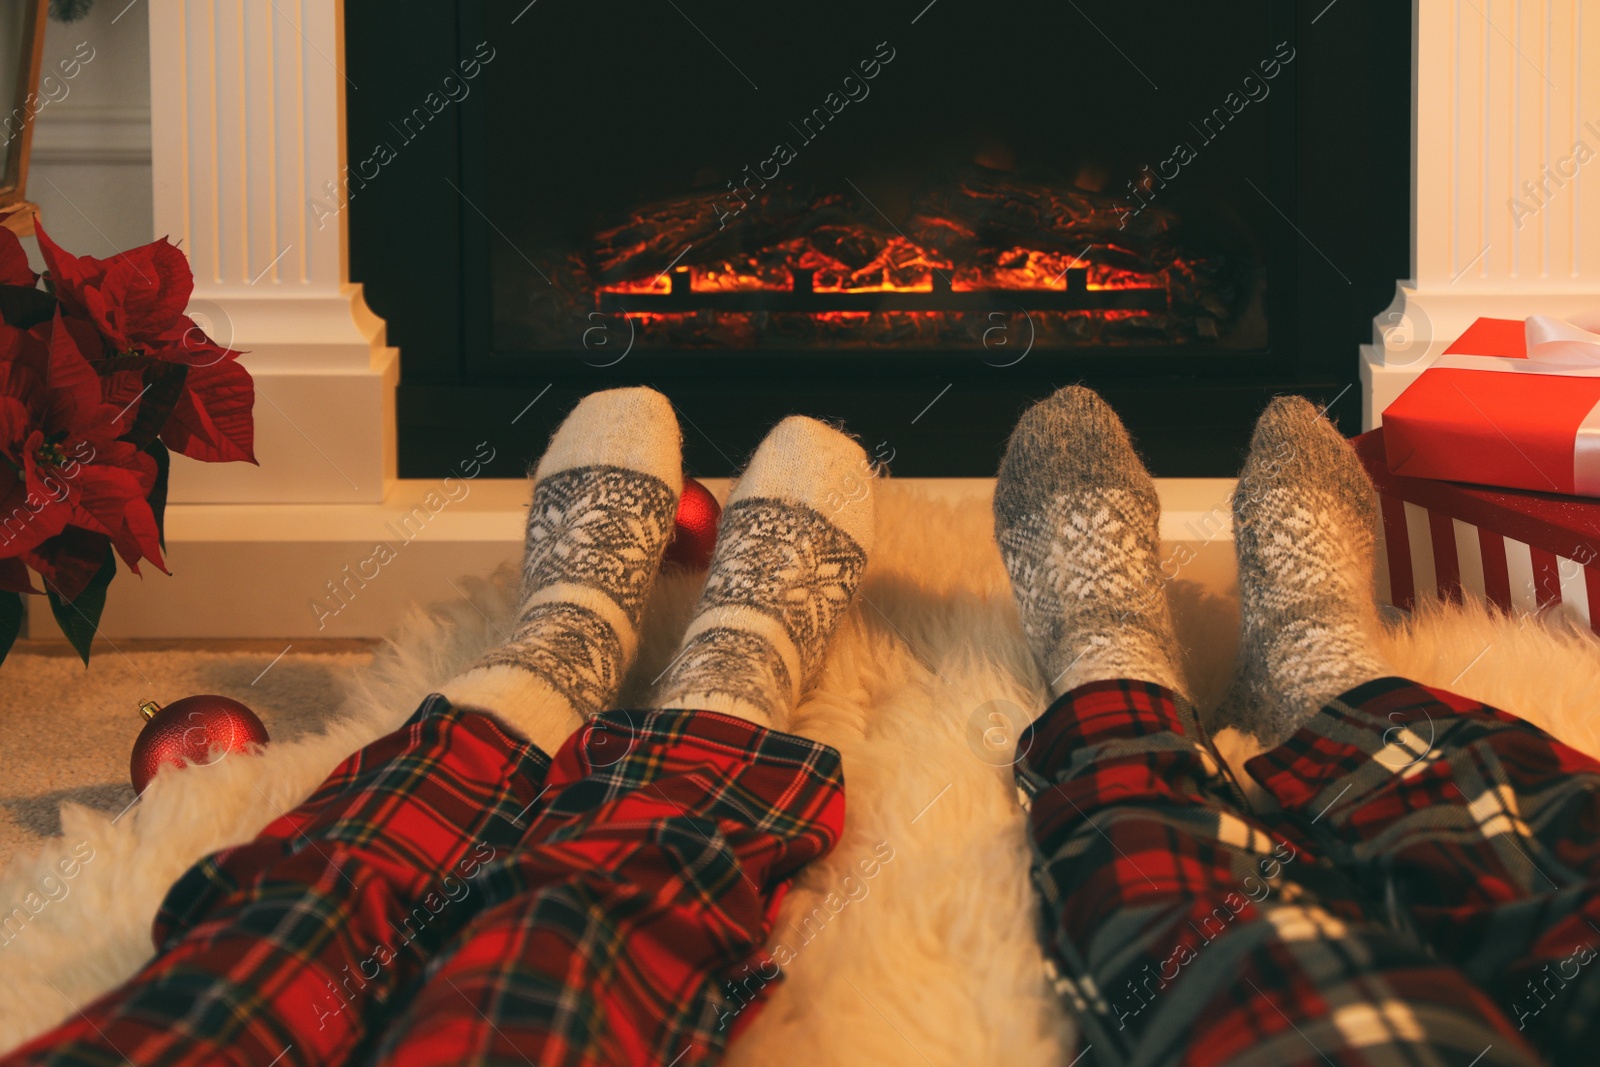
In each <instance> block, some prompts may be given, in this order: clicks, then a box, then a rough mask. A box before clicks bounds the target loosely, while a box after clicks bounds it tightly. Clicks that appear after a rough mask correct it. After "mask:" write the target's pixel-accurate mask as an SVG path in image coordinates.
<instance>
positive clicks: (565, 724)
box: [3, 390, 682, 1067]
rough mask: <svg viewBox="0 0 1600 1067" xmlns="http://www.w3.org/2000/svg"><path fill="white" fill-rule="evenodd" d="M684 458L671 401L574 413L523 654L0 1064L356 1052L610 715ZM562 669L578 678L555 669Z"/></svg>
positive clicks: (556, 455) (328, 791)
mask: <svg viewBox="0 0 1600 1067" xmlns="http://www.w3.org/2000/svg"><path fill="white" fill-rule="evenodd" d="M619 425H626V426H627V427H628V438H627V439H626V440H624V439H623V438H622V437H621V436H619V435H618V432H617V431H616V430H615V429H614V428H615V427H617V426H619ZM641 441H642V442H645V443H647V444H649V445H650V446H651V447H650V448H649V449H645V448H642V447H641V445H640V442H641ZM677 445H678V436H677V425H676V420H675V419H674V417H673V414H672V409H671V406H670V405H669V404H667V402H666V400H665V399H664V398H662V397H660V396H659V395H656V394H653V393H648V392H647V391H644V390H627V391H617V392H613V393H607V394H597V395H596V396H594V397H590V398H588V399H587V400H585V401H584V402H583V403H582V404H580V405H579V407H578V409H577V411H575V412H574V413H573V415H572V416H571V417H569V418H568V420H567V421H566V423H564V424H563V426H562V428H561V429H560V430H559V431H558V432H557V434H556V435H555V438H554V439H553V440H552V442H551V445H550V449H549V451H548V452H547V453H546V454H545V457H544V460H543V461H542V462H541V464H540V467H539V471H538V474H537V475H536V484H535V489H534V507H533V512H532V513H531V515H530V521H529V526H528V538H529V543H528V566H527V568H526V571H525V585H524V593H525V594H526V601H527V603H528V607H527V609H525V611H524V613H523V617H522V624H521V625H520V626H519V628H518V630H517V632H516V635H515V637H514V638H513V639H512V641H511V642H510V644H509V645H508V646H506V647H503V648H501V649H499V650H497V651H496V652H495V653H492V654H491V656H490V657H489V661H490V664H491V665H490V666H489V667H487V668H479V669H475V670H473V671H471V672H469V673H468V675H467V676H465V677H464V678H462V679H457V680H456V681H454V682H452V683H449V684H447V685H446V686H445V689H446V691H447V693H449V694H450V695H451V696H453V697H454V702H452V701H451V700H449V699H446V697H444V696H439V695H435V696H431V697H429V698H428V699H427V700H426V701H424V703H423V705H422V707H421V708H420V709H419V710H418V712H417V713H416V715H414V716H413V717H412V719H411V720H410V721H409V722H408V723H407V724H406V725H405V726H404V727H402V728H401V729H400V730H398V731H396V732H394V733H392V734H390V735H388V736H386V737H384V738H381V739H379V740H378V741H375V742H373V743H372V744H371V745H368V746H367V747H366V748H364V749H362V750H361V751H360V752H357V753H356V754H355V755H353V756H351V757H350V758H349V759H348V760H346V761H345V762H344V763H343V764H341V765H340V766H339V767H338V768H337V769H336V770H335V771H334V773H333V774H332V775H331V776H330V777H329V779H328V780H327V781H326V782H325V783H324V784H323V785H322V786H321V787H320V788H319V789H318V790H317V792H316V793H315V794H314V795H313V796H312V797H311V798H310V799H309V800H307V801H306V802H305V803H304V804H302V805H300V806H299V807H297V808H296V809H295V810H294V811H292V812H289V813H287V814H285V815H283V816H282V817H281V818H280V819H278V820H277V821H275V822H273V823H272V824H271V825H269V826H268V827H267V828H266V829H265V830H264V831H263V832H262V834H261V835H260V836H259V837H257V838H256V839H255V840H254V841H252V842H251V843H249V844H246V845H242V846H239V847H237V848H233V849H228V850H226V851H223V852H220V853H218V854H216V855H213V856H211V857H209V858H207V859H206V860H203V861H202V862H201V863H199V864H197V865H196V866H195V867H193V868H192V869H191V870H190V871H189V872H188V873H186V874H185V875H184V876H183V878H182V879H180V880H179V882H178V883H177V884H176V885H175V886H174V887H173V888H172V890H171V891H170V892H169V893H168V895H167V897H166V899H165V901H164V902H163V905H162V908H161V911H160V915H159V917H158V921H157V926H156V932H155V936H156V945H157V949H158V955H157V957H156V958H155V959H154V960H153V961H152V962H151V963H150V964H149V965H147V966H146V967H145V968H144V969H143V970H142V971H141V972H140V973H139V974H138V975H136V976H135V977H134V978H133V979H131V980H130V981H129V982H128V983H126V984H125V985H123V986H122V987H120V988H119V989H117V990H115V991H113V992H111V993H109V994H107V995H106V996H105V997H103V998H101V999H100V1000H98V1001H96V1002H95V1003H94V1004H92V1005H88V1006H86V1007H84V1008H83V1009H82V1010H81V1011H78V1012H76V1014H75V1015H74V1016H73V1017H71V1018H69V1019H68V1020H67V1022H66V1023H64V1024H63V1025H62V1026H61V1027H60V1028H58V1029H57V1030H55V1031H53V1032H51V1033H48V1034H45V1035H43V1036H41V1037H39V1038H38V1039H36V1040H34V1041H33V1042H30V1043H29V1044H28V1045H27V1046H25V1047H24V1048H22V1049H20V1050H18V1051H17V1052H16V1053H14V1054H13V1055H12V1056H10V1057H8V1058H6V1059H5V1060H4V1061H3V1062H4V1063H5V1064H7V1065H12V1064H46V1063H49V1064H102V1063H122V1062H133V1063H138V1064H144V1063H163V1064H200V1063H205V1064H212V1063H235V1064H254V1065H257V1067H260V1065H265V1064H268V1063H276V1064H281V1065H284V1067H288V1065H294V1064H333V1063H342V1062H344V1061H345V1060H346V1059H347V1058H348V1057H349V1056H350V1055H351V1054H352V1053H353V1052H355V1051H356V1050H357V1049H359V1048H360V1047H362V1045H363V1043H364V1042H365V1041H366V1040H368V1039H369V1038H370V1037H372V1036H373V1035H374V1034H375V1033H376V1032H377V1031H378V1030H379V1029H381V1027H382V1026H383V1025H384V1024H385V1023H386V1022H387V1013H388V1012H389V1011H390V1010H391V1009H392V1006H393V1004H394V1003H395V1002H396V1000H397V998H399V997H402V996H403V995H404V993H405V990H406V989H407V987H408V985H410V984H414V982H415V980H416V978H417V977H419V976H420V975H421V973H422V971H423V968H424V965H425V963H426V961H427V960H428V958H429V957H430V956H431V955H432V954H433V953H434V952H435V951H437V950H438V949H439V947H440V946H442V945H443V944H445V943H446V942H447V941H448V940H449V938H450V936H451V935H452V934H454V933H455V932H456V931H458V930H460V929H461V928H462V927H463V926H464V925H465V924H466V922H467V920H468V919H469V918H470V917H471V916H472V915H473V914H474V913H475V912H476V911H477V910H478V909H479V908H480V907H481V906H482V905H483V903H484V900H485V895H484V893H483V892H482V890H481V888H480V887H481V885H482V880H483V871H484V869H485V866H486V864H488V863H489V862H490V861H491V860H493V859H494V858H496V857H497V856H505V855H508V854H510V853H511V852H512V851H513V850H514V849H515V847H516V846H517V845H518V844H519V842H520V841H521V840H522V839H523V837H524V836H525V834H526V829H527V826H528V824H529V822H530V821H531V818H532V816H533V815H534V814H535V813H536V809H537V808H538V806H539V804H540V803H541V802H542V801H541V797H542V795H543V792H544V789H545V783H544V779H545V777H546V772H547V770H548V768H549V766H550V759H549V757H548V756H547V755H546V754H545V752H544V751H542V750H541V748H540V745H543V746H546V747H548V748H550V749H551V750H553V749H554V748H555V747H557V746H558V745H559V744H560V743H561V742H562V741H564V740H565V738H566V735H567V734H569V733H570V732H571V731H572V730H573V729H574V728H575V727H576V726H577V724H578V723H580V722H581V721H582V718H581V716H582V715H583V714H586V713H588V712H589V711H590V709H591V704H592V703H593V702H594V701H598V702H600V703H602V704H603V703H608V702H609V701H611V700H612V699H614V697H615V693H616V690H615V685H616V681H617V679H619V678H620V677H621V674H622V672H623V670H624V669H625V668H626V665H627V660H628V658H629V657H630V656H631V655H632V650H633V646H634V645H635V644H636V641H637V639H636V637H635V636H634V631H633V628H634V627H635V626H636V625H637V621H638V605H639V604H640V603H641V602H642V600H643V597H644V595H645V593H646V592H647V590H648V587H649V584H650V581H651V580H652V578H653V577H654V573H655V568H656V565H657V564H658V563H659V560H660V556H661V551H662V549H663V547H664V545H665V541H666V535H667V533H668V532H670V530H671V525H672V516H673V513H674V510H675V504H676V497H677V487H678V486H679V485H680V484H681V482H680V479H681V476H682V475H681V470H680V469H679V466H678V448H677ZM647 452H648V453H649V454H648V455H646V453H647ZM619 484H620V485H631V486H632V487H633V488H632V489H630V490H628V491H626V492H624V491H622V490H619V489H618V486H619ZM552 516H554V518H553V519H552ZM597 531H599V532H597ZM553 561H557V562H553ZM563 563H564V564H565V566H563ZM602 579H603V581H602ZM602 598H604V599H602ZM574 620H576V621H574ZM557 654H559V655H561V656H562V657H565V659H564V661H563V662H564V663H566V664H568V666H565V667H563V668H561V669H554V668H551V667H550V663H551V661H552V660H553V659H554V658H555V656H556V655H557ZM570 664H582V665H583V668H584V669H583V670H581V671H579V670H578V669H577V668H575V667H571V666H570ZM574 673H576V674H578V675H579V677H578V678H577V681H575V682H574V681H572V680H571V679H572V677H573V675H574ZM486 680H487V682H488V683H489V684H485V682H486Z"/></svg>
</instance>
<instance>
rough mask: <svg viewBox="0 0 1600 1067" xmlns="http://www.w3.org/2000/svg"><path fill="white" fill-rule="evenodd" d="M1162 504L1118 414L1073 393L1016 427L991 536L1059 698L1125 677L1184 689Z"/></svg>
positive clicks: (1071, 389)
mask: <svg viewBox="0 0 1600 1067" xmlns="http://www.w3.org/2000/svg"><path fill="white" fill-rule="evenodd" d="M1160 522H1161V504H1160V502H1159V501H1158V500H1157V498H1156V488H1155V484H1154V483H1153V482H1151V480H1150V475H1149V474H1148V473H1146V471H1145V469H1144V464H1142V463H1141V462H1139V457H1138V455H1137V454H1136V453H1135V452H1134V450H1133V442H1131V441H1130V440H1129V439H1128V431H1127V430H1126V429H1124V428H1123V425H1122V421H1121V420H1120V419H1118V418H1117V415H1116V412H1114V411H1112V410H1111V408H1110V407H1109V406H1108V405H1107V404H1106V402H1105V401H1104V400H1101V399H1100V397H1099V396H1097V395H1096V394H1095V393H1093V392H1092V391H1090V390H1088V389H1085V388H1083V387H1082V386H1077V385H1072V386H1068V387H1066V388H1065V389H1062V390H1060V391H1058V392H1057V393H1056V394H1055V395H1054V396H1051V397H1049V398H1048V399H1045V400H1041V401H1040V402H1039V403H1037V404H1035V405H1034V406H1033V407H1031V408H1029V409H1028V410H1027V412H1025V413H1024V414H1023V416H1022V419H1021V421H1019V422H1018V423H1017V428H1016V429H1015V430H1014V431H1013V432H1012V434H1011V442H1010V444H1008V445H1007V446H1006V454H1005V458H1004V459H1003V460H1002V461H1001V463H1000V475H999V479H998V480H997V482H996V484H995V494H994V530H995V539H996V540H997V541H998V542H999V543H1000V556H1001V558H1002V559H1004V560H1005V564H1006V570H1007V572H1009V573H1010V575H1011V590H1012V593H1013V595H1014V596H1015V597H1016V599H1017V607H1018V608H1019V609H1020V611H1021V613H1022V629H1023V632H1024V633H1025V634H1026V635H1027V637H1028V643H1029V645H1030V646H1032V648H1033V654H1034V656H1035V658H1036V659H1037V660H1038V662H1039V665H1040V667H1042V668H1043V669H1044V673H1045V677H1046V678H1047V679H1048V680H1049V683H1050V689H1051V691H1052V692H1053V693H1055V694H1056V695H1058V696H1059V695H1060V694H1062V693H1065V692H1067V691H1068V690H1070V689H1074V688H1076V687H1078V686H1080V685H1083V684H1084V683H1086V682H1098V681H1105V680H1108V679H1116V678H1128V679H1133V680H1137V681H1143V682H1155V683H1157V684H1159V685H1164V686H1166V687H1167V688H1169V689H1172V690H1175V691H1176V690H1181V689H1182V682H1181V675H1180V673H1179V669H1178V665H1177V664H1178V654H1177V640H1176V638H1175V637H1174V636H1173V632H1172V614H1171V611H1170V609H1169V608H1168V607H1167V596H1166V589H1165V583H1164V581H1163V579H1162V575H1161V568H1160V554H1159V547H1160V536H1159V532H1160Z"/></svg>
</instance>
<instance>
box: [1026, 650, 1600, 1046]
mask: <svg viewBox="0 0 1600 1067" xmlns="http://www.w3.org/2000/svg"><path fill="white" fill-rule="evenodd" d="M1019 752H1022V753H1023V756H1022V758H1021V760H1020V762H1019V764H1018V768H1017V771H1018V779H1019V783H1020V785H1021V787H1022V789H1023V793H1024V796H1026V797H1027V798H1028V801H1029V809H1030V810H1029V818H1030V823H1031V828H1032V839H1033V844H1034V851H1035V863H1034V876H1035V882H1036V883H1037V885H1038V887H1039V890H1040V892H1041V894H1042V895H1043V897H1044V902H1045V908H1044V911H1045V920H1046V927H1047V936H1048V938H1049V940H1050V947H1051V949H1052V950H1053V952H1052V954H1053V956H1054V960H1053V961H1052V965H1051V966H1052V970H1053V977H1054V979H1055V981H1056V985H1057V988H1058V989H1059V990H1060V992H1061V993H1062V995H1063V996H1065V997H1066V998H1067V999H1068V1000H1069V1001H1070V1002H1071V1003H1073V1005H1074V1007H1075V1008H1076V1010H1077V1014H1078V1017H1079V1019H1080V1021H1081V1023H1082V1026H1083V1044H1084V1045H1085V1046H1086V1047H1085V1048H1084V1049H1083V1051H1082V1055H1084V1056H1085V1057H1087V1059H1086V1067H1087V1064H1089V1063H1103V1064H1119V1065H1120V1064H1194V1065H1200V1064H1230V1065H1245V1064H1261V1065H1264V1067H1283V1065H1290V1064H1308V1065H1310V1064H1338V1065H1341V1067H1343V1065H1351V1064H1373V1065H1378V1064H1397V1065H1399V1064H1405V1065H1419V1067H1426V1065H1432V1064H1458V1065H1460V1067H1468V1065H1478V1067H1489V1065H1493V1064H1536V1063H1540V1062H1542V1061H1541V1059H1540V1057H1541V1055H1542V1056H1546V1057H1549V1058H1550V1061H1551V1062H1554V1063H1557V1064H1567V1063H1595V1062H1600V967H1595V966H1591V964H1592V963H1593V962H1594V961H1595V959H1596V953H1597V951H1600V764H1597V763H1596V762H1595V761H1593V760H1591V759H1589V758H1587V757H1585V756H1583V755H1581V754H1579V753H1577V752H1574V751H1573V750H1572V749H1570V748H1568V747H1567V746H1565V745H1562V744H1561V743H1560V742H1558V741H1556V740H1555V739H1554V738H1552V737H1550V736H1549V735H1548V734H1545V733H1544V732H1542V731H1540V730H1538V729H1536V728H1534V727H1532V726H1530V725H1528V724H1526V723H1523V722H1521V721H1520V720H1517V719H1515V718H1513V717H1512V716H1510V715H1506V714H1505V713H1503V712H1499V711H1496V710H1494V709H1492V708H1488V707H1485V706H1484V705H1481V704H1478V703H1476V702H1474V701H1471V700H1466V699H1463V698H1461V697H1458V696H1454V695H1452V694H1449V693H1446V692H1442V691H1440V690H1436V689H1430V688H1427V687H1424V686H1420V685H1417V684H1415V683H1412V682H1408V681H1405V680H1403V679H1398V678H1386V679H1380V680H1377V681H1374V682H1370V683H1367V684H1365V685H1362V686H1360V687H1358V688H1356V689H1353V690H1351V691H1350V692H1347V693H1345V694H1343V695H1342V696H1341V697H1339V698H1338V699H1336V700H1334V701H1333V702H1332V703H1331V704H1329V706H1328V707H1326V708H1324V709H1323V710H1322V711H1320V712H1318V713H1317V714H1316V715H1315V716H1313V717H1312V719H1311V720H1310V721H1309V722H1308V723H1307V724H1306V725H1305V726H1304V727H1303V728H1302V729H1301V730H1300V731H1299V732H1298V733H1297V734H1295V735H1294V736H1293V737H1292V738H1290V739H1289V740H1288V741H1287V742H1285V743H1284V744H1282V745H1280V746H1279V747H1277V748H1275V749H1273V750H1271V751H1270V752H1267V753H1264V754H1262V755H1260V756H1258V757H1256V758H1255V759H1253V760H1251V761H1250V762H1249V763H1248V764H1247V765H1246V769H1247V771H1248V772H1249V773H1250V775H1251V776H1252V777H1253V778H1255V779H1256V780H1257V781H1258V782H1260V783H1261V785H1263V786H1264V787H1265V788H1266V789H1267V791H1268V792H1269V793H1270V794H1271V796H1272V797H1273V798H1274V800H1275V801H1276V803H1277V805H1278V806H1280V807H1281V810H1280V811H1274V812H1272V813H1270V814H1268V813H1262V814H1251V813H1249V812H1248V810H1247V809H1246V808H1245V807H1244V805H1243V803H1242V799H1241V797H1240V795H1239V793H1238V792H1237V790H1236V789H1235V787H1234V785H1233V783H1232V781H1231V780H1230V779H1229V778H1228V777H1227V774H1226V772H1225V771H1224V769H1223V768H1222V766H1221V763H1220V760H1218V758H1217V756H1216V754H1215V751H1214V750H1213V749H1212V748H1211V747H1210V746H1209V745H1208V743H1207V742H1206V741H1205V740H1204V738H1203V736H1202V734H1201V732H1200V731H1199V728H1198V725H1197V723H1196V721H1195V719H1194V717H1193V714H1192V712H1191V711H1190V710H1189V709H1188V708H1187V707H1186V706H1183V705H1181V704H1180V703H1179V702H1178V701H1176V700H1175V699H1174V697H1173V694H1172V693H1171V692H1169V691H1168V690H1166V689H1163V688H1161V687H1159V686H1154V685H1148V684H1144V683H1138V682H1099V683H1094V684H1091V685H1086V686H1082V687H1080V688H1078V689H1076V690H1074V691H1072V692H1070V693H1068V694H1066V695H1065V696H1063V697H1062V698H1061V699H1060V700H1058V701H1057V702H1056V703H1055V704H1054V705H1053V706H1052V707H1051V709H1050V710H1049V711H1047V712H1046V713H1045V715H1044V716H1043V717H1042V718H1041V719H1040V720H1039V721H1038V722H1036V723H1035V724H1034V725H1033V727H1032V728H1031V729H1030V730H1029V731H1028V732H1027V733H1025V734H1024V735H1023V737H1022V739H1021V740H1020V741H1019Z"/></svg>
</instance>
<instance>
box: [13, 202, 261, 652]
mask: <svg viewBox="0 0 1600 1067" xmlns="http://www.w3.org/2000/svg"><path fill="white" fill-rule="evenodd" d="M35 233H36V235H37V237H38V241H39V251H40V254H41V255H42V256H43V259H44V264H45V273H44V274H43V275H39V274H36V273H34V271H33V269H32V268H31V267H30V266H29V265H28V256H27V252H26V251H25V250H24V248H23V246H22V242H21V241H20V240H18V238H17V236H16V235H15V234H14V233H12V232H11V231H10V230H8V229H6V228H5V227H3V226H0V460H3V462H0V660H4V658H5V656H6V653H8V652H9V651H10V650H11V646H12V644H13V642H14V641H15V640H16V638H17V635H18V633H20V632H21V629H22V620H23V599H22V598H23V596H24V595H30V594H31V595H43V596H46V597H48V598H49V602H50V607H51V610H52V611H53V612H54V614H55V617H56V621H57V622H58V623H60V624H61V629H62V630H63V632H65V633H66V635H67V639H68V640H69V641H71V642H72V645H73V647H74V648H75V649H77V651H78V654H79V655H80V656H82V657H83V661H84V662H85V663H88V662H89V647H90V644H91V643H92V641H93V639H94V635H95V632H96V630H97V629H98V627H99V624H100V614H101V612H102V611H103V610H104V608H105V603H106V587H107V586H109V585H110V583H111V580H112V579H113V578H114V577H116V573H117V562H116V560H117V557H118V556H121V557H122V560H123V562H124V563H126V564H127V566H128V569H129V570H131V571H132V572H133V573H135V574H138V573H140V571H139V563H140V561H146V562H149V563H151V564H154V565H155V566H156V567H157V568H159V569H160V570H162V571H163V572H164V571H166V564H165V562H164V561H163V559H162V556H161V551H162V547H163V538H162V518H163V513H164V512H165V510H166V501H167V470H168V455H169V453H168V450H169V449H170V450H171V451H173V452H178V453H180V454H182V455H185V456H189V457H190V458H192V459H198V460H203V461H205V462H208V463H218V462H227V461H237V460H242V461H245V462H249V463H254V462H255V461H256V460H255V453H254V449H253V446H254V438H255V424H254V420H253V417H252V414H251V412H252V409H253V407H254V405H255V385H254V383H253V382H252V381H251V379H250V374H249V372H248V371H246V370H245V369H244V368H243V367H241V366H240V365H239V363H238V358H239V353H238V352H235V351H233V350H232V349H229V348H226V347H223V346H222V345H219V344H217V343H216V342H215V341H213V340H212V339H211V338H209V337H207V336H206V333H205V331H204V330H202V329H201V328H200V327H199V326H198V325H196V324H195V322H194V320H193V319H191V318H190V317H189V316H188V315H186V314H185V313H184V312H185V309H186V308H187V307H188V305H189V294H190V292H191V291H192V290H193V288H194V276H193V274H191V273H190V270H189V261H188V259H187V258H186V257H185V256H184V254H183V253H182V252H181V251H179V250H178V248H177V247H176V246H175V245H173V244H171V243H170V242H168V241H167V240H166V239H165V238H163V239H162V240H159V241H155V242H152V243H151V244H147V245H142V246H140V247H138V248H135V249H131V250H129V251H127V252H123V253H121V254H120V255H116V256H112V257H111V258H110V259H95V258H93V257H91V256H74V255H72V254H70V253H68V252H66V251H63V250H62V249H61V248H60V247H59V246H58V245H57V244H56V243H55V242H54V241H52V240H50V237H49V235H48V234H46V233H45V231H44V228H43V227H42V226H36V228H35ZM30 570H31V571H32V572H33V573H34V574H37V575H38V577H39V579H40V582H41V584H42V585H43V586H44V588H43V589H39V588H36V587H35V586H34V584H33V580H32V575H31V574H30V573H29V572H30Z"/></svg>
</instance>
